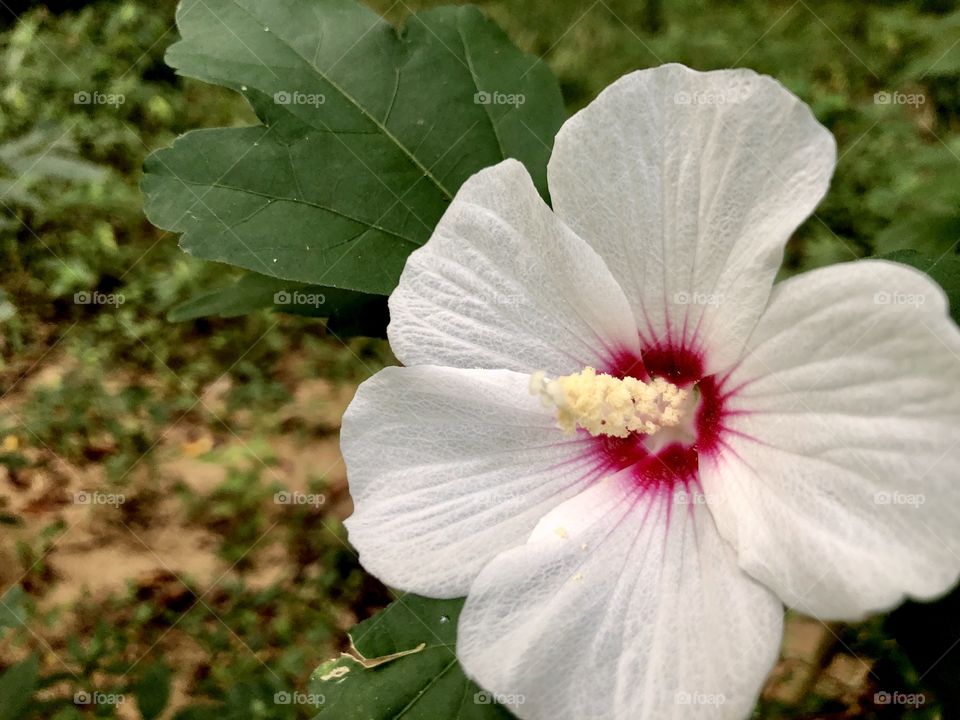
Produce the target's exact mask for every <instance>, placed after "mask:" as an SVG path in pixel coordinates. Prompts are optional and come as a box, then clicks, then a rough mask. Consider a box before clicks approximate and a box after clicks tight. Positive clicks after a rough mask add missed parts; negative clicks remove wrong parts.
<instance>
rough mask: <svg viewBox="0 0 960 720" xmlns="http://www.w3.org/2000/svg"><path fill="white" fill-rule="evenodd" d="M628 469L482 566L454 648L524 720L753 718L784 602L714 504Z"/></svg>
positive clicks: (469, 670) (779, 629)
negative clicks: (748, 560)
mask: <svg viewBox="0 0 960 720" xmlns="http://www.w3.org/2000/svg"><path fill="white" fill-rule="evenodd" d="M631 478H632V476H631V475H630V474H629V472H628V473H621V474H620V475H619V476H614V477H612V478H608V479H606V480H604V481H601V482H599V483H595V484H594V485H593V486H592V487H591V488H590V489H588V490H587V491H585V492H583V493H582V494H581V495H579V496H577V497H576V498H573V499H571V500H568V501H567V502H565V503H564V504H563V505H561V506H560V507H558V508H557V509H556V510H554V511H553V512H552V513H550V514H549V515H548V516H546V517H545V518H544V519H543V521H541V523H540V524H539V525H538V526H537V528H536V530H535V531H534V533H533V534H532V536H531V538H530V540H529V542H528V543H527V544H526V545H523V546H520V547H517V548H514V549H512V550H508V551H506V552H505V553H503V554H502V555H500V556H498V557H497V558H496V559H495V560H494V561H493V562H491V563H490V565H488V566H487V567H486V568H484V570H483V572H482V573H481V574H480V576H479V577H478V578H477V580H476V582H475V583H474V585H473V587H472V588H471V589H470V593H469V595H468V596H467V602H466V605H465V607H464V610H463V613H462V615H461V616H460V628H459V634H458V639H457V654H458V656H459V657H460V660H461V662H462V664H463V666H464V668H465V670H466V672H467V674H468V675H470V676H472V677H473V678H475V679H476V680H477V682H478V683H479V684H480V685H481V686H482V687H484V688H486V689H487V690H489V691H490V692H491V693H494V694H495V695H497V696H498V699H501V700H504V701H506V702H507V703H508V704H509V705H510V706H511V709H512V710H513V711H514V712H515V713H516V714H517V715H518V716H519V717H520V718H523V719H524V720H671V719H675V720H690V719H691V718H694V719H696V718H711V719H713V720H743V718H745V717H747V716H748V715H749V714H750V711H751V709H752V708H753V706H754V703H755V702H756V698H757V695H758V693H759V691H760V687H761V685H762V683H763V681H764V679H765V677H766V675H767V673H768V672H769V671H770V669H771V667H772V665H773V663H774V661H775V659H776V657H777V651H778V649H779V645H780V638H781V632H782V621H783V612H782V610H783V607H782V605H781V603H780V602H779V601H778V600H777V599H776V597H775V596H774V595H773V594H772V593H770V592H769V591H767V590H766V589H765V588H763V587H762V586H760V585H759V584H758V583H756V582H754V581H753V580H752V579H750V578H749V577H748V576H747V575H746V574H744V573H743V572H742V571H741V570H740V569H739V568H738V567H737V564H736V557H735V555H734V553H733V549H732V548H731V547H730V546H729V545H727V544H726V543H725V542H724V541H723V540H721V539H720V537H719V536H718V534H717V531H716V527H715V526H714V524H713V520H712V519H711V517H710V513H709V510H708V509H707V508H706V506H704V505H702V504H701V505H684V506H681V505H678V504H677V499H676V498H677V497H678V496H679V495H680V494H681V493H683V492H684V491H683V490H682V489H679V490H677V491H676V492H677V495H675V496H674V497H673V498H671V496H670V494H669V491H662V492H657V491H654V492H651V493H647V494H644V493H641V492H640V491H638V490H637V489H636V486H633V485H631V484H630V481H631ZM671 503H673V504H672V506H671Z"/></svg>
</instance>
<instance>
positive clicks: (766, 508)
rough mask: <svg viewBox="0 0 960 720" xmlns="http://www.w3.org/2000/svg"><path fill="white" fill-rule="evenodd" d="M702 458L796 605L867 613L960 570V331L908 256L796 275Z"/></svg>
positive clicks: (934, 588)
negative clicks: (713, 447)
mask: <svg viewBox="0 0 960 720" xmlns="http://www.w3.org/2000/svg"><path fill="white" fill-rule="evenodd" d="M725 385H726V387H727V388H728V389H729V390H731V391H732V393H733V395H732V397H730V399H729V400H728V402H727V410H729V411H730V412H731V413H733V414H730V415H728V416H727V418H726V420H725V425H726V426H727V428H728V431H727V432H725V433H724V434H723V438H724V442H725V448H724V449H722V450H721V451H720V452H719V454H718V455H717V456H716V457H714V458H708V457H701V460H700V467H701V474H702V476H703V478H702V479H703V483H704V487H705V488H706V489H707V492H708V497H710V498H711V499H715V500H716V502H715V504H714V507H713V510H714V513H715V516H716V518H717V524H718V526H719V527H720V531H721V533H722V534H723V535H724V537H726V538H727V539H728V540H729V541H730V542H732V543H733V544H734V545H735V546H736V547H737V549H738V551H739V557H740V564H741V566H742V567H743V568H744V569H745V570H747V572H749V573H750V574H752V575H753V576H754V577H756V578H757V579H758V580H760V581H761V582H763V583H764V584H766V585H767V586H768V587H770V588H771V589H772V590H774V591H775V592H777V593H778V594H779V595H780V597H781V598H782V599H783V600H784V601H785V602H786V603H787V604H788V605H792V606H794V607H797V608H799V609H801V610H803V611H805V612H807V613H810V614H813V615H816V616H819V617H821V618H825V619H826V618H830V619H833V618H836V619H855V618H858V617H861V616H862V615H864V614H865V613H867V612H871V611H877V610H883V609H886V608H889V607H891V606H893V605H895V604H896V603H898V602H899V601H900V600H901V599H902V598H903V597H904V596H906V595H909V596H913V597H917V598H931V597H934V596H936V595H938V594H940V593H942V592H943V591H945V590H946V589H948V588H949V587H950V586H951V585H953V584H954V582H955V581H956V579H957V574H958V571H960V482H958V477H957V468H958V467H960V432H958V431H960V333H958V331H957V327H956V326H955V325H954V324H953V323H952V321H950V319H949V318H948V317H947V312H946V303H945V298H944V296H943V293H942V292H941V291H940V289H939V288H938V287H936V286H935V285H934V284H933V282H932V281H931V280H929V279H928V278H927V277H925V276H924V275H922V274H921V273H919V272H917V271H915V270H912V269H910V268H907V267H904V266H902V265H896V264H894V263H888V262H883V261H869V260H865V261H860V262H855V263H848V264H843V265H835V266H832V267H829V268H825V269H822V270H816V271H814V272H811V273H807V274H804V275H801V276H799V277H797V278H794V279H792V280H788V281H787V282H784V283H781V284H780V285H778V286H777V288H776V289H775V291H774V294H773V298H772V300H771V304H770V307H769V309H768V310H767V311H766V313H765V314H764V316H763V317H762V319H761V320H760V323H759V325H758V326H757V329H756V332H754V334H753V335H752V337H751V338H750V342H749V345H748V354H747V355H746V357H745V358H744V359H743V361H742V362H741V363H740V364H739V366H738V367H736V368H735V369H734V371H733V372H732V374H731V376H730V377H729V378H728V379H727V381H726V384H725Z"/></svg>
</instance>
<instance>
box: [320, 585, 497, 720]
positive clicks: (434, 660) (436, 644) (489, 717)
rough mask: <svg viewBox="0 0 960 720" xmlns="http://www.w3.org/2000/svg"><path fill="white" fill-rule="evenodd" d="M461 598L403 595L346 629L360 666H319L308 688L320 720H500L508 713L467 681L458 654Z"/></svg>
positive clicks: (345, 659)
mask: <svg viewBox="0 0 960 720" xmlns="http://www.w3.org/2000/svg"><path fill="white" fill-rule="evenodd" d="M462 607H463V600H462V599H460V600H431V599H429V598H423V597H419V596H416V595H406V596H403V597H401V598H400V599H398V600H397V601H396V602H394V603H393V604H391V605H390V606H389V607H387V608H386V609H385V610H383V611H382V612H380V613H379V614H377V615H375V616H374V617H372V618H370V619H369V620H365V621H364V622H362V623H360V624H359V625H357V626H356V627H355V628H353V630H352V631H351V632H350V639H351V642H352V644H353V650H354V652H355V653H356V655H357V656H358V657H359V658H363V660H364V662H360V661H359V660H357V659H355V658H353V657H350V656H347V655H344V656H341V657H340V658H338V659H336V660H331V661H329V662H327V663H324V664H323V665H321V666H320V667H319V668H318V669H317V670H316V671H315V672H314V674H313V681H312V683H311V691H312V693H313V694H314V695H315V696H322V697H323V700H324V702H323V703H322V708H323V711H322V713H321V717H322V718H326V717H330V718H337V720H387V719H388V718H396V717H399V716H400V715H402V716H403V717H404V718H406V719H407V720H434V719H435V718H444V720H504V719H505V718H512V717H513V715H512V714H511V713H510V712H508V711H507V710H506V709H505V708H504V707H503V706H502V705H498V704H496V703H494V702H491V697H490V695H489V694H488V693H485V692H484V691H482V690H481V689H480V688H479V687H478V686H477V685H476V684H475V683H474V682H472V681H471V680H469V679H468V678H467V677H466V676H465V675H464V674H463V670H462V669H461V668H460V663H459V662H458V661H457V657H456V633H457V619H458V618H459V615H460V610H461V609H462Z"/></svg>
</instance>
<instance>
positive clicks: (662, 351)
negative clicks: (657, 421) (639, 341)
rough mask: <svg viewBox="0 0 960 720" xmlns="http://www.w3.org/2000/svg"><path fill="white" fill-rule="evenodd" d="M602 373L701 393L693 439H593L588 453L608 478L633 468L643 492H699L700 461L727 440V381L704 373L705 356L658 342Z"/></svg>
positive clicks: (625, 354)
mask: <svg viewBox="0 0 960 720" xmlns="http://www.w3.org/2000/svg"><path fill="white" fill-rule="evenodd" d="M600 369H601V368H598V370H600ZM602 371H603V372H606V373H609V374H610V375H613V376H615V377H619V378H622V377H627V376H630V377H635V378H637V379H639V380H649V379H650V378H655V377H662V378H664V379H665V380H669V381H670V382H672V383H673V384H674V385H677V386H678V387H681V388H686V389H689V390H691V391H694V392H696V393H698V395H699V401H698V404H697V406H696V409H695V411H694V412H695V417H694V418H693V419H692V430H693V437H692V439H689V440H671V441H669V442H667V443H664V442H662V441H660V442H658V441H657V437H656V434H655V435H652V436H650V435H641V434H636V433H634V434H632V435H630V436H629V437H626V438H618V437H609V436H604V435H600V436H597V437H592V438H591V439H590V440H591V444H590V450H589V452H590V454H591V456H592V457H593V459H594V461H595V462H597V464H598V470H599V471H601V472H603V473H604V474H607V473H611V472H620V471H622V470H626V469H629V471H630V476H631V477H632V479H633V481H634V483H635V484H636V485H637V486H638V487H639V488H642V489H644V490H662V491H669V492H672V490H673V489H674V488H675V487H676V486H677V485H678V484H682V485H683V487H685V488H686V489H688V490H691V489H692V490H698V489H699V487H700V483H699V480H698V475H697V470H698V468H699V458H700V456H701V455H702V454H704V453H706V454H713V453H715V452H717V450H718V448H719V446H720V444H721V442H722V441H721V437H720V436H721V433H722V431H723V429H724V425H723V421H724V417H725V413H724V401H725V399H726V397H727V395H725V394H724V392H723V387H722V381H720V380H718V379H717V378H716V377H715V376H712V375H711V376H705V375H704V361H703V354H702V353H701V352H699V351H697V350H695V349H692V348H689V347H685V346H681V345H676V344H672V343H664V344H658V345H655V346H652V347H649V348H647V349H645V350H644V351H643V352H642V353H641V355H640V356H639V357H638V356H637V355H636V354H635V353H632V352H621V353H617V354H616V355H614V356H613V358H612V359H611V361H610V362H609V363H608V365H607V366H606V367H604V368H602Z"/></svg>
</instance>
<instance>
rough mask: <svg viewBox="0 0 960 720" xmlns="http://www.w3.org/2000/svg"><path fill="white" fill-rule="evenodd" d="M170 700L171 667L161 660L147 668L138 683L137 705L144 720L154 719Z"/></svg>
mask: <svg viewBox="0 0 960 720" xmlns="http://www.w3.org/2000/svg"><path fill="white" fill-rule="evenodd" d="M169 700H170V668H169V667H168V666H167V665H166V664H165V663H163V662H162V661H161V662H158V663H155V664H153V665H151V666H150V667H149V668H147V671H146V672H145V673H144V674H143V677H142V678H140V682H139V683H137V707H138V708H139V709H140V714H141V715H143V718H144V720H153V718H156V717H158V716H159V715H160V713H162V712H163V710H164V708H166V707H167V703H168V702H169Z"/></svg>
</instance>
